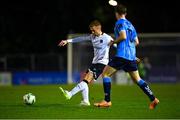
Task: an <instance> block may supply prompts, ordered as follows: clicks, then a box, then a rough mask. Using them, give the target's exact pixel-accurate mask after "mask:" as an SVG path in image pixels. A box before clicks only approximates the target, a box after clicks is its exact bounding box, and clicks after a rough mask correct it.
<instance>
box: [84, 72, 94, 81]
mask: <svg viewBox="0 0 180 120" xmlns="http://www.w3.org/2000/svg"><path fill="white" fill-rule="evenodd" d="M84 80H86V81H87V82H88V83H90V82H91V81H92V80H94V75H93V72H92V71H89V72H88V73H87V74H86V75H85V77H84Z"/></svg>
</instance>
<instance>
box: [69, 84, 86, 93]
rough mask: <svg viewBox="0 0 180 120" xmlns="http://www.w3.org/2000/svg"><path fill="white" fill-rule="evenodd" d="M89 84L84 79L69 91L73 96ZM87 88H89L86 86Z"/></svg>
mask: <svg viewBox="0 0 180 120" xmlns="http://www.w3.org/2000/svg"><path fill="white" fill-rule="evenodd" d="M86 87H88V86H87V83H86V82H84V81H81V82H80V83H79V84H77V85H76V86H75V87H74V88H73V89H72V90H71V91H70V92H69V93H70V94H71V96H73V95H75V94H76V93H78V92H79V91H82V90H84V89H85V88H86ZM86 89H87V88H86Z"/></svg>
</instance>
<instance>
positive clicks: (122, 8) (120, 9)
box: [115, 4, 127, 15]
mask: <svg viewBox="0 0 180 120" xmlns="http://www.w3.org/2000/svg"><path fill="white" fill-rule="evenodd" d="M115 12H117V13H118V14H120V15H122V14H126V13H127V8H126V6H124V5H122V4H119V5H117V6H116V7H115Z"/></svg>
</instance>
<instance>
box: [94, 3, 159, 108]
mask: <svg viewBox="0 0 180 120" xmlns="http://www.w3.org/2000/svg"><path fill="white" fill-rule="evenodd" d="M126 14H127V8H126V7H125V6H124V5H117V6H116V7H115V15H116V19H117V22H116V24H115V27H114V34H115V40H114V41H112V44H114V43H116V44H117V50H116V55H115V57H114V58H113V59H112V60H111V61H110V62H109V63H108V65H107V66H106V67H105V68H104V71H103V73H102V77H103V86H104V93H105V99H104V100H103V101H101V102H99V103H94V105H95V106H97V107H110V106H111V105H112V103H111V100H110V92H111V76H112V75H113V74H114V73H115V72H116V71H117V70H120V69H122V70H124V71H125V72H128V73H129V75H130V76H131V78H132V80H133V81H134V82H135V83H136V84H137V85H138V86H139V87H140V88H141V89H142V90H143V92H144V93H145V94H146V95H147V96H148V97H149V99H150V101H151V103H150V105H149V109H154V108H155V107H156V105H157V104H158V103H159V100H158V99H157V98H156V97H155V96H154V95H153V92H152V91H151V89H150V87H149V86H148V84H147V83H146V82H145V81H144V80H143V79H141V78H140V76H139V72H138V69H137V63H136V45H138V44H139V40H138V37H137V33H136V30H135V28H134V26H133V25H132V24H131V22H129V21H128V20H127V19H126Z"/></svg>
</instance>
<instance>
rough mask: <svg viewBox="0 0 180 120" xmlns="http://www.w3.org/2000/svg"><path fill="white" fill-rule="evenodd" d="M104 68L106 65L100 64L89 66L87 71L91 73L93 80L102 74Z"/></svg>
mask: <svg viewBox="0 0 180 120" xmlns="http://www.w3.org/2000/svg"><path fill="white" fill-rule="evenodd" d="M105 66H106V65H104V64H101V63H97V64H92V65H91V66H90V68H89V69H90V70H91V71H92V72H93V77H94V79H95V80H96V79H97V78H98V77H99V76H100V75H101V74H102V72H103V70H104V67H105ZM88 72H89V70H87V71H86V73H88Z"/></svg>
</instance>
